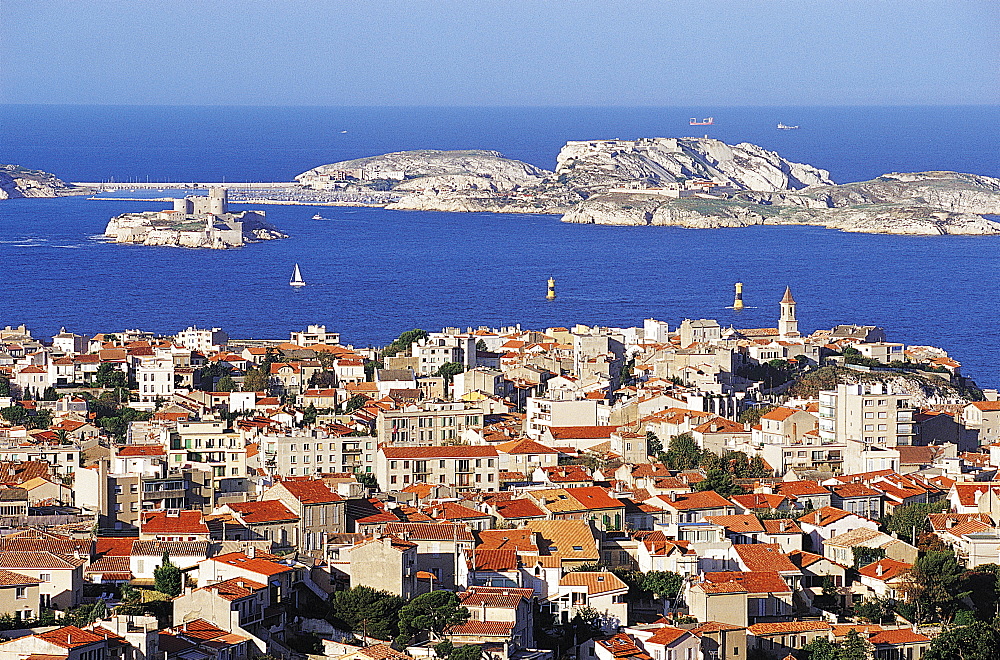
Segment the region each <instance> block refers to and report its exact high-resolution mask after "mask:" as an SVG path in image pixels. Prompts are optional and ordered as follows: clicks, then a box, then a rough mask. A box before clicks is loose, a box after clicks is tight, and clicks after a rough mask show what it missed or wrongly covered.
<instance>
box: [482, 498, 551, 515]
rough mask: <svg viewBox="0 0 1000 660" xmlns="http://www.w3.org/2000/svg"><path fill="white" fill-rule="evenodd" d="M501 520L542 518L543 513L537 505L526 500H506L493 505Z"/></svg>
mask: <svg viewBox="0 0 1000 660" xmlns="http://www.w3.org/2000/svg"><path fill="white" fill-rule="evenodd" d="M493 506H494V509H495V511H496V513H497V515H498V516H500V517H501V518H506V519H510V518H544V517H545V515H546V514H545V512H544V511H542V510H541V509H540V508H539V507H538V505H537V504H535V503H534V502H532V501H531V500H528V499H521V500H508V501H506V502H497V503H496V504H494V505H493Z"/></svg>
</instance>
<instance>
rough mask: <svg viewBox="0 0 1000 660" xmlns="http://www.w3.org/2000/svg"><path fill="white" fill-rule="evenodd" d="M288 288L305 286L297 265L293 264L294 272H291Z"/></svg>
mask: <svg viewBox="0 0 1000 660" xmlns="http://www.w3.org/2000/svg"><path fill="white" fill-rule="evenodd" d="M288 284H289V285H290V286H305V285H306V281H305V280H304V279H302V271H301V270H299V265H298V264H295V270H294V271H292V279H291V280H289V281H288Z"/></svg>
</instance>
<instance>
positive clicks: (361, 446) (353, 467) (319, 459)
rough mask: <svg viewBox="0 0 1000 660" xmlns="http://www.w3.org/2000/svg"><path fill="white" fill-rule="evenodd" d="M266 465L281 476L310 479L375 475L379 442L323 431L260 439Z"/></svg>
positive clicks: (272, 472)
mask: <svg viewBox="0 0 1000 660" xmlns="http://www.w3.org/2000/svg"><path fill="white" fill-rule="evenodd" d="M259 442H260V448H261V451H263V453H264V466H265V469H266V470H267V471H268V473H270V474H276V475H280V476H282V477H308V476H313V475H316V474H329V473H332V472H355V473H368V474H370V473H372V472H374V471H375V451H376V443H375V438H374V437H373V436H364V437H362V436H338V435H334V434H328V433H327V432H326V431H324V430H323V429H322V428H316V429H308V430H307V429H303V430H301V431H299V430H297V431H296V432H295V434H289V435H280V436H272V435H267V436H261V437H260V438H259Z"/></svg>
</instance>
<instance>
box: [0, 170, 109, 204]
mask: <svg viewBox="0 0 1000 660" xmlns="http://www.w3.org/2000/svg"><path fill="white" fill-rule="evenodd" d="M91 192H93V191H92V190H90V189H89V188H80V187H77V186H73V185H70V184H68V183H66V182H65V181H63V180H62V179H60V178H58V177H57V176H56V175H54V174H50V173H49V172H43V171H42V170H31V169H28V168H26V167H21V166H20V165H0V199H23V198H26V197H62V196H64V195H87V194H90V193H91Z"/></svg>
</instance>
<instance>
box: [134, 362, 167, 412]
mask: <svg viewBox="0 0 1000 660" xmlns="http://www.w3.org/2000/svg"><path fill="white" fill-rule="evenodd" d="M133 368H134V370H135V380H136V383H137V385H138V390H139V401H140V402H142V403H152V402H155V401H157V400H158V399H161V400H166V399H169V398H170V397H172V396H173V395H174V360H173V358H172V357H171V356H170V355H169V354H168V355H142V356H137V357H133Z"/></svg>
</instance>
